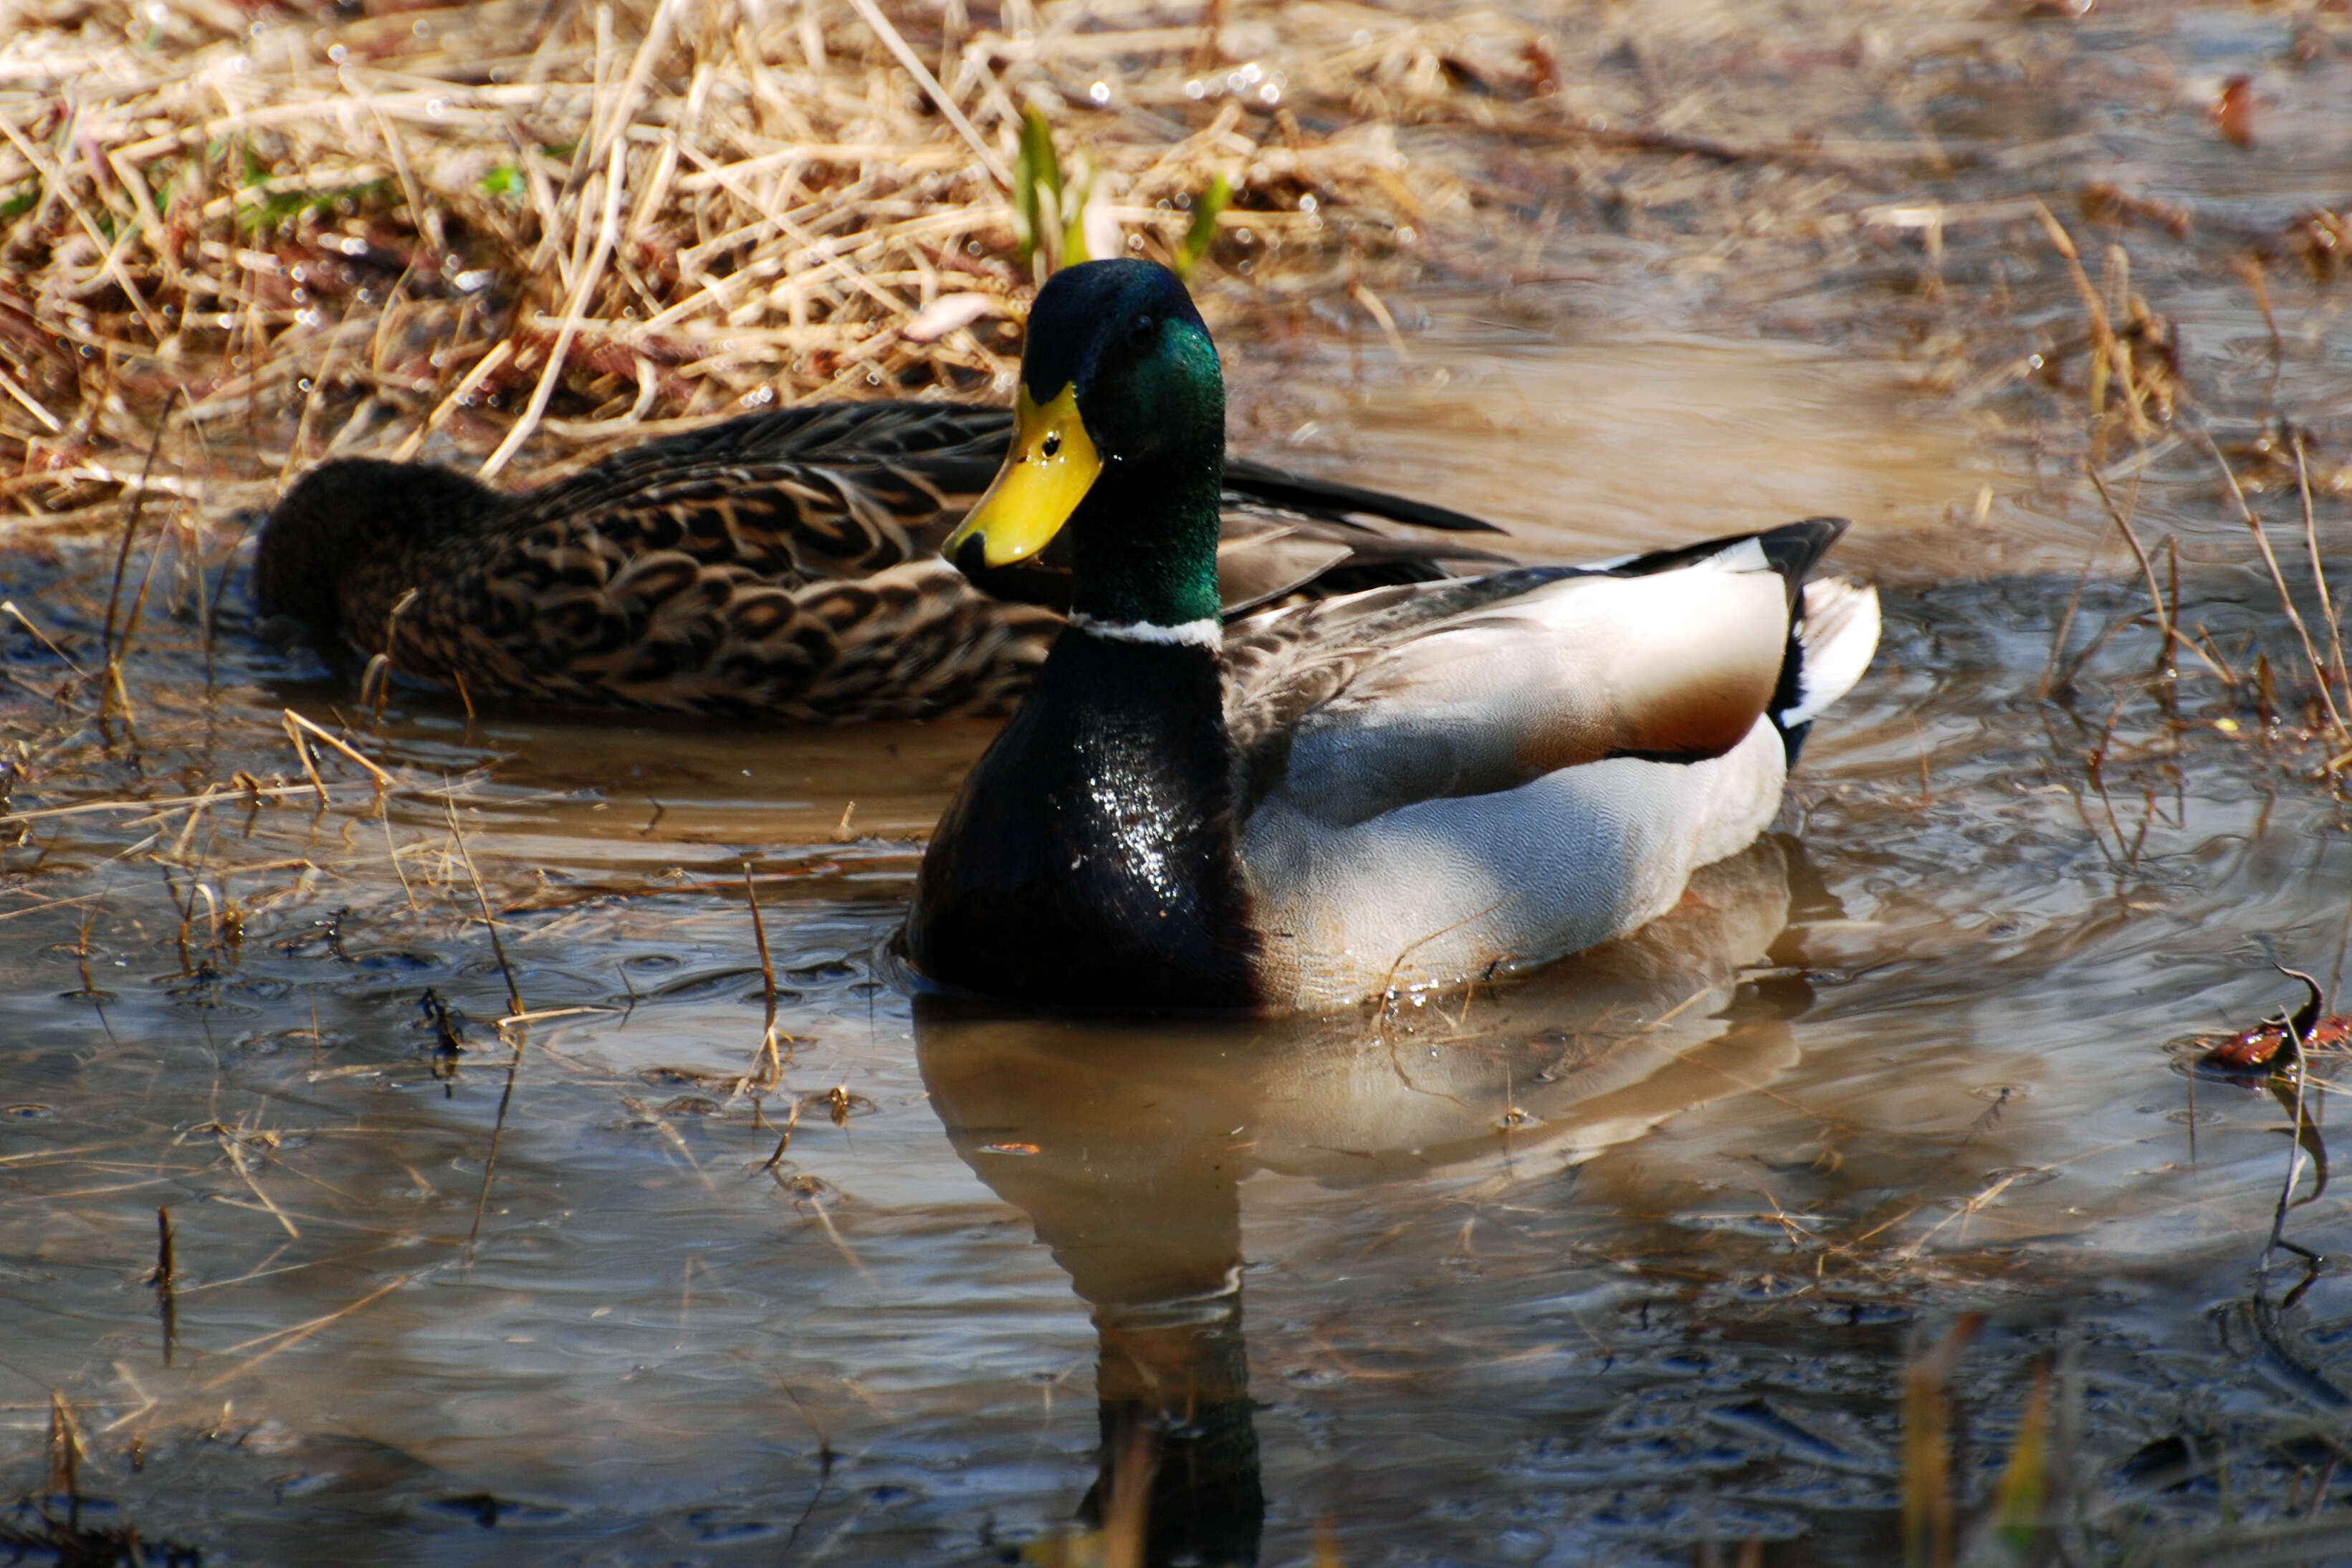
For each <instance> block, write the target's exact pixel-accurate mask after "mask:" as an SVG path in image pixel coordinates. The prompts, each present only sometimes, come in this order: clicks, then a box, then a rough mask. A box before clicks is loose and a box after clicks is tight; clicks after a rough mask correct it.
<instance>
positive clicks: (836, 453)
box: [255, 403, 1499, 721]
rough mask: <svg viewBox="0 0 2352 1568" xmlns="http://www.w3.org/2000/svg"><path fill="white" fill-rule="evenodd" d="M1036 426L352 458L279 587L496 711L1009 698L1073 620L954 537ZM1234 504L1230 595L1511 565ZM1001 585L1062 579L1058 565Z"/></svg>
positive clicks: (1463, 548) (314, 482)
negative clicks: (548, 706)
mask: <svg viewBox="0 0 2352 1568" xmlns="http://www.w3.org/2000/svg"><path fill="white" fill-rule="evenodd" d="M1011 430H1012V416H1011V414H1010V413H1008V412H1006V411H1005V410H1003V409H992V408H970V407H958V406H951V405H941V404H932V403H863V404H832V405H817V406H812V407H807V408H788V409H782V410H780V411H778V412H775V413H772V414H758V415H751V416H747V417H744V418H740V419H732V420H728V421H726V422H724V423H722V424H718V425H713V426H708V427H706V428H704V429H701V430H697V431H693V432H690V433H688V434H686V435H681V436H673V437H667V438H665V439H662V440H656V441H650V442H647V443H646V444H645V445H644V446H641V447H635V448H632V449H630V450H628V451H625V452H621V453H619V454H617V455H615V456H614V457H611V458H606V459H604V461H603V462H600V463H597V464H595V465H594V466H593V467H591V468H585V469H583V470H582V471H581V472H579V473H577V474H574V475H572V477H571V478H569V479H561V480H558V481H556V482H555V483H552V484H550V485H547V486H544V487H542V488H541V489H536V490H533V491H530V493H528V494H524V495H509V494H503V493H501V492H499V491H497V490H493V489H489V488H488V486H485V485H483V484H481V483H479V482H478V481H477V480H475V479H469V478H467V476H465V475H462V474H457V473H454V472H452V471H450V470H448V469H446V468H432V467H428V466H425V465H423V464H415V463H387V462H380V461H374V460H372V459H367V458H341V459H337V460H335V461H332V462H329V463H326V464H323V465H321V466H320V467H319V468H313V469H312V470H311V471H310V472H309V473H308V474H305V475H304V476H303V477H302V479H300V480H299V482H298V483H297V484H296V485H295V486H294V488H293V489H291V490H290V491H289V493H288V494H287V496H286V498H285V500H283V501H281V502H280V503H279V505H278V508H277V510H276V511H275V512H274V513H272V515H271V516H270V519H269V521H268V525H267V527H266V528H265V529H264V530H263V532H262V536H261V544H260V548H259V551H258V553H257V562H256V566H255V585H256V589H257V596H258V597H259V599H260V600H261V602H262V604H263V605H264V606H265V607H266V608H268V609H270V610H273V611H277V612H281V613H284V614H287V615H289V616H296V617H299V619H301V620H303V621H305V622H307V623H308V624H309V626H310V630H311V632H312V633H313V635H314V636H317V637H319V638H320V641H321V644H322V646H331V641H332V639H333V638H334V637H336V636H337V635H338V634H340V636H341V640H342V641H344V642H345V643H347V644H348V645H349V646H350V647H352V648H353V649H354V650H356V651H357V652H358V654H359V655H360V656H361V657H362V658H369V657H373V656H374V655H377V654H384V655H387V656H388V658H389V660H390V662H391V665H392V667H393V669H394V672H395V673H397V674H399V675H401V676H403V677H405V678H408V679H417V680H422V681H425V682H429V683H432V684H435V685H438V686H441V687H443V688H445V689H446V688H449V687H453V686H454V687H457V688H459V689H461V690H462V691H463V692H464V694H465V695H466V696H467V698H468V699H469V700H509V701H512V700H520V701H525V702H543V703H555V704H562V705H565V706H573V707H583V706H584V707H628V708H639V709H668V710H677V711H686V712H699V713H719V714H754V713H756V714H763V715H773V716H776V717H780V718H784V719H791V720H798V721H819V720H848V719H927V718H936V717H940V716H942V715H946V714H950V713H982V712H991V711H995V712H1002V711H1003V710H1005V709H1007V708H1009V707H1010V706H1011V705H1012V702H1013V700H1014V699H1016V698H1017V697H1018V696H1019V695H1020V692H1021V690H1022V689H1023V688H1024V686H1026V685H1027V683H1028V680H1029V678H1030V677H1031V676H1032V675H1033V674H1034V672H1035V669H1036V668H1037V665H1038V663H1039V662H1040V661H1041V660H1042V659H1043V658H1045V649H1046V647H1047V646H1048V645H1049V644H1050V643H1051V642H1052V640H1053V637H1054V634H1055V632H1056V631H1058V630H1059V629H1060V626H1061V617H1060V616H1058V615H1055V614H1054V613H1053V612H1052V611H1050V610H1046V609H1040V608H1035V607H1033V606H1030V605H1022V604H1007V603H1003V602H1001V601H1000V600H999V599H998V598H994V597H991V596H990V595H989V594H987V593H983V592H982V591H980V590H979V589H978V588H976V587H975V586H974V585H973V584H972V583H971V581H970V580H969V579H968V578H966V577H965V576H963V575H962V574H959V573H957V572H956V571H955V570H953V569H952V568H950V566H948V565H947V564H946V563H943V562H941V561H940V559H939V558H938V556H937V554H936V553H935V552H936V551H937V549H938V546H939V542H940V539H941V538H943V537H944V536H945V535H946V533H947V531H948V530H949V529H950V528H951V527H953V526H954V524H955V523H956V522H957V521H959V520H960V519H961V517H962V515H963V513H964V511H965V510H967V509H968V508H969V507H970V506H971V500H972V498H973V497H974V496H975V495H977V494H978V493H979V492H980V489H981V488H982V486H983V485H984V484H985V483H986V482H987V479H988V476H989V474H990V473H991V472H992V470H993V469H994V468H995V466H996V463H997V461H998V459H999V458H1002V456H1003V451H1004V445H1005V441H1006V438H1007V437H1008V436H1009V435H1010V434H1011ZM1220 504H1221V506H1222V510H1223V543H1222V544H1221V546H1220V550H1219V555H1220V559H1219V563H1218V568H1217V570H1219V571H1220V572H1221V573H1222V574H1223V578H1224V582H1225V593H1226V607H1227V609H1228V610H1237V609H1240V608H1244V607H1247V606H1249V605H1257V604H1262V603H1265V602H1266V601H1268V600H1271V599H1276V598H1279V597H1281V596H1283V595H1286V594H1289V593H1291V592H1293V591H1294V590H1297V589H1300V588H1302V587H1307V586H1308V585H1310V584H1317V585H1318V586H1319V585H1323V584H1328V585H1329V586H1337V587H1343V588H1345V587H1363V586H1366V585H1368V584H1372V583H1380V582H1406V581H1415V580H1419V579H1423V578H1428V577H1437V576H1442V575H1444V568H1443V567H1442V566H1441V565H1440V564H1439V563H1440V562H1442V561H1461V560H1484V561H1494V560H1496V559H1499V557H1496V556H1495V555H1493V554H1492V553H1491V552H1486V551H1482V550H1478V549H1475V548H1474V547H1471V546H1467V545H1463V544H1460V543H1454V542H1448V543H1445V544H1430V543H1424V542H1421V541H1417V540H1412V539H1406V538H1400V537H1396V536H1392V535H1390V534H1386V533H1382V532H1380V531H1376V530H1375V529H1373V528H1371V527H1370V526H1366V525H1364V524H1361V523H1358V522H1354V521H1349V520H1350V519H1351V518H1352V517H1354V516H1356V515H1358V514H1368V515H1370V516H1374V517H1379V518H1383V519H1387V520H1391V521H1401V522H1405V523H1412V524H1417V525H1421V526H1423V527H1430V528H1439V529H1451V530H1465V529H1474V530H1486V531H1492V529H1491V525H1489V524H1486V523H1482V522H1480V521H1477V520H1475V519H1474V518H1467V517H1464V516H1462V515H1461V514H1460V513H1458V512H1451V511H1447V510H1444V508H1442V507H1433V506H1424V505H1423V504H1421V503H1419V502H1416V501H1410V500H1402V499H1401V498H1398V497H1395V496H1386V495H1380V494H1377V493H1375V492H1373V491H1370V490H1360V489H1355V488H1353V487H1351V486H1348V485H1339V484H1329V483H1325V482H1323V481H1321V480H1317V479H1307V478H1303V477H1301V476H1297V475H1293V474H1288V473H1285V472H1283V471H1282V470H1280V469H1277V468H1266V467H1265V466H1263V465H1260V464H1255V463H1246V462H1234V463H1229V464H1228V465H1227V466H1226V472H1225V488H1224V490H1223V494H1222V500H1221V503H1220ZM988 586H989V588H990V589H992V590H994V591H999V592H1002V591H1003V590H1005V589H1006V588H1008V587H1010V588H1011V589H1012V591H1013V593H1014V594H1015V595H1016V596H1018V597H1023V598H1036V597H1040V596H1043V597H1045V598H1048V599H1050V598H1051V597H1052V596H1053V595H1054V593H1055V585H1054V581H1053V579H1052V577H1051V575H1050V574H1036V573H1030V574H1022V575H1020V576H1018V577H1014V576H1013V575H1011V574H1008V575H1007V576H1005V577H1003V578H1000V579H998V580H992V582H990V583H989V584H988ZM1329 586H1319V591H1329ZM1063 592H1065V593H1066V587H1065V588H1064V589H1063Z"/></svg>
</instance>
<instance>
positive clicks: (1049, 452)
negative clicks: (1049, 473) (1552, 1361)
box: [1037, 430, 1062, 458]
mask: <svg viewBox="0 0 2352 1568" xmlns="http://www.w3.org/2000/svg"><path fill="white" fill-rule="evenodd" d="M1037 449H1038V450H1039V451H1040V452H1042V453H1044V454H1045V456H1046V457H1048V458H1051V457H1053V456H1055V454H1057V453H1059V452H1060V451H1061V449H1062V433H1061V432H1060V431H1059V430H1048V431H1046V432H1045V439H1044V440H1043V441H1040V442H1039V443H1038V444H1037Z"/></svg>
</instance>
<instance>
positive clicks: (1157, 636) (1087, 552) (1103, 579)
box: [1068, 447, 1225, 647]
mask: <svg viewBox="0 0 2352 1568" xmlns="http://www.w3.org/2000/svg"><path fill="white" fill-rule="evenodd" d="M1224 466H1225V463H1224V452H1223V447H1209V448H1208V449H1207V450H1205V451H1199V452H1191V453H1178V454H1171V455H1169V456H1166V457H1160V458H1151V459H1149V460H1136V459H1129V460H1120V459H1117V458H1114V459H1112V460H1111V461H1110V462H1108V463H1107V464H1105V465H1104V466H1103V471H1102V474H1101V476H1100V477H1099V478H1097V479H1096V480H1095V483H1094V487H1093V488H1092V489H1090V490H1088V491H1087V498H1086V500H1084V501H1082V502H1080V503H1079V507H1078V510H1077V512H1076V515H1075V516H1073V517H1072V518H1071V519H1070V522H1069V525H1068V526H1069V532H1070V549H1071V562H1070V564H1071V594H1070V615H1071V618H1072V619H1073V620H1074V621H1076V623H1077V624H1078V625H1080V626H1085V627H1087V629H1089V630H1091V631H1093V632H1094V633H1095V634H1096V635H1097V636H1105V637H1128V638H1129V639H1130V640H1136V641H1147V642H1191V643H1195V644H1198V645H1200V646H1202V647H1215V646H1216V645H1217V636H1218V634H1217V625H1218V620H1217V611H1218V600H1217V531H1218V522H1219V497H1220V494H1221V493H1222V491H1223V488H1224Z"/></svg>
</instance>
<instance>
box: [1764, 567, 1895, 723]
mask: <svg viewBox="0 0 2352 1568" xmlns="http://www.w3.org/2000/svg"><path fill="white" fill-rule="evenodd" d="M1878 629H1879V626H1878V590H1877V589H1875V588H1874V587H1872V586H1871V585H1870V584H1867V583H1858V582H1856V581H1854V580H1853V578H1851V577H1816V578H1814V579H1813V580H1812V581H1811V582H1810V583H1808V584H1805V615H1804V619H1803V620H1802V621H1801V623H1800V624H1799V625H1798V627H1797V646H1798V647H1800V648H1801V649H1802V650H1803V658H1802V662H1801V664H1799V666H1798V667H1797V700H1796V701H1794V702H1793V703H1791V704H1790V705H1789V706H1788V707H1787V708H1784V709H1782V710H1780V711H1779V712H1778V713H1775V714H1774V715H1773V717H1774V718H1775V719H1778V720H1779V721H1780V725H1781V727H1782V728H1783V729H1794V728H1796V726H1798V725H1800V724H1803V723H1808V722H1810V721H1812V720H1813V719H1814V718H1816V717H1817V716H1819V714H1820V713H1821V711H1822V710H1823V709H1824V708H1827V707H1828V706H1829V705H1830V704H1831V703H1832V702H1835V701H1836V700H1838V699H1839V698H1841V697H1843V696H1844V695H1845V694H1846V693H1847V692H1849V691H1851V690H1853V685H1854V682H1855V681H1857V680H1860V679H1862V676H1863V671H1864V670H1866V669H1868V668H1870V659H1871V656H1872V655H1873V654H1874V653H1876V652H1877V651H1878Z"/></svg>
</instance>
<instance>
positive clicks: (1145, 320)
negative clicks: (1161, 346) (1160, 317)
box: [1127, 316, 1160, 348]
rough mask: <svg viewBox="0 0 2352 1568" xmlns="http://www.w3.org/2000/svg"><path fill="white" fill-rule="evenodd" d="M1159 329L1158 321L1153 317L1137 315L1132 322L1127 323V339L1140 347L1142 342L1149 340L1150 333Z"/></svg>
mask: <svg viewBox="0 0 2352 1568" xmlns="http://www.w3.org/2000/svg"><path fill="white" fill-rule="evenodd" d="M1159 330H1160V322H1159V321H1157V320H1156V319H1154V318H1153V317H1150V316H1138V317H1136V318H1135V320H1134V321H1132V322H1130V323H1129V326H1128V329H1127V341H1128V342H1130V343H1133V344H1134V345H1135V346H1136V347H1137V348H1141V347H1142V346H1143V345H1144V344H1146V343H1148V342H1150V341H1151V334H1152V333H1154V332H1156V331H1159Z"/></svg>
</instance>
